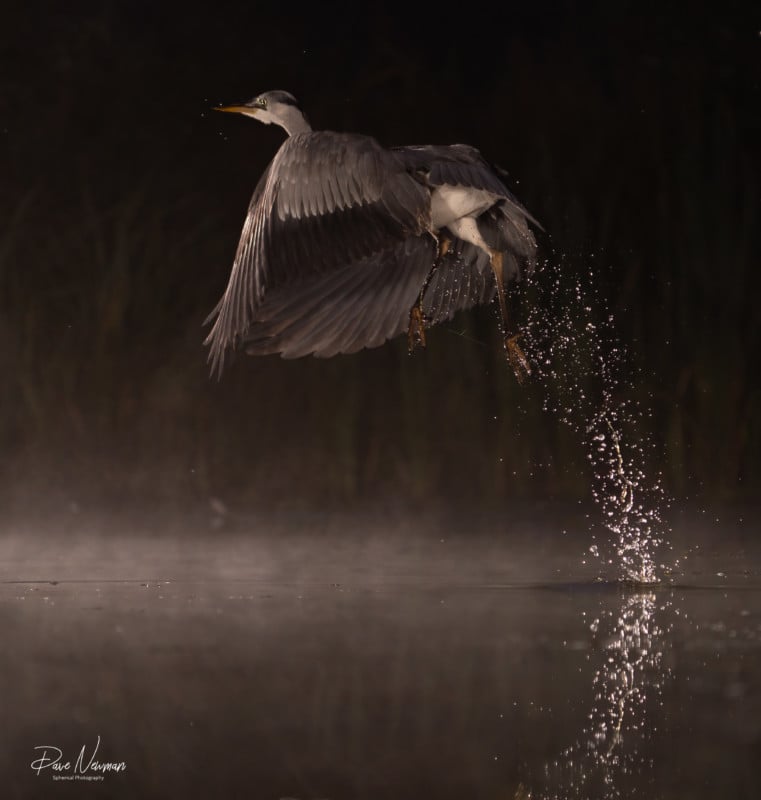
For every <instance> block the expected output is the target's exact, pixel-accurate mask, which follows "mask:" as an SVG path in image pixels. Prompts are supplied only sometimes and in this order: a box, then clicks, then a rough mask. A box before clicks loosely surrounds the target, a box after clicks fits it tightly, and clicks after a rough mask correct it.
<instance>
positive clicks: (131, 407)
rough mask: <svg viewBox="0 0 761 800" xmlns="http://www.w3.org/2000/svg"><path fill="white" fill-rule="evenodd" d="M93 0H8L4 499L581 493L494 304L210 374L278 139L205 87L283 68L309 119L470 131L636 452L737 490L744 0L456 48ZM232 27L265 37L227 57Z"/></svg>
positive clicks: (750, 435)
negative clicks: (321, 354)
mask: <svg viewBox="0 0 761 800" xmlns="http://www.w3.org/2000/svg"><path fill="white" fill-rule="evenodd" d="M87 8H88V6H87V4H84V5H83V6H82V9H81V11H80V13H79V15H76V16H74V15H70V14H68V13H66V14H65V13H64V11H63V10H62V11H61V14H60V17H58V16H56V14H55V13H53V12H51V14H50V16H49V18H46V19H43V20H40V19H37V18H33V16H32V12H31V11H29V10H28V9H26V8H25V7H23V6H22V5H20V4H19V5H18V7H17V8H15V9H12V10H11V11H10V12H9V14H11V15H14V19H15V23H14V25H15V27H14V31H15V35H14V37H13V40H12V41H11V40H10V39H7V40H6V39H3V40H2V42H0V47H2V50H0V58H2V61H3V63H5V64H6V65H10V66H11V67H12V69H9V70H6V71H5V75H4V77H3V79H2V81H3V91H2V92H0V115H1V116H2V119H4V120H7V123H6V128H5V130H4V131H3V134H2V135H3V139H4V140H5V152H6V156H7V161H6V163H5V165H4V166H3V190H4V191H3V192H2V194H1V195H0V214H2V219H3V220H4V223H5V224H4V225H3V227H2V232H1V233H0V366H2V368H3V375H4V376H5V379H4V389H3V391H2V393H0V446H1V447H2V450H3V453H4V458H3V462H2V463H3V467H2V470H3V474H2V484H3V486H4V487H5V489H4V491H5V492H6V493H13V492H15V491H16V490H18V489H19V488H24V487H26V488H28V489H29V490H31V491H32V492H33V493H34V496H35V497H37V498H39V497H40V496H41V495H46V496H47V497H49V498H52V499H54V500H56V501H57V500H58V499H64V500H65V499H69V498H80V499H81V498H87V499H93V500H94V499H99V500H103V499H105V500H107V501H109V502H112V503H124V504H127V505H128V504H130V503H133V502H136V501H138V498H139V502H141V503H144V502H148V501H150V500H151V499H155V500H157V501H162V502H163V501H166V500H169V501H172V500H174V501H177V502H185V501H186V500H187V499H192V498H199V499H205V498H209V497H219V498H222V499H223V500H224V501H225V502H232V503H236V502H239V503H254V504H265V505H283V504H288V505H291V506H294V505H295V506H299V505H305V506H313V505H335V504H341V503H348V502H359V503H367V502H369V501H370V500H371V499H378V498H381V499H383V501H384V502H385V501H388V500H394V499H397V500H398V501H400V502H404V503H420V504H425V503H426V502H428V501H430V500H431V499H432V498H447V499H448V500H450V501H452V502H459V503H464V504H467V503H488V504H502V503H504V502H510V501H511V500H513V499H515V498H521V497H539V498H553V497H559V498H576V497H584V496H586V494H587V490H588V476H586V474H585V469H586V467H585V459H584V454H583V450H582V448H581V446H580V443H579V441H578V440H577V437H576V436H574V434H573V433H572V432H571V431H569V430H568V429H567V428H566V427H565V426H563V425H562V424H561V423H560V422H559V421H558V420H557V419H555V418H554V417H553V416H552V415H551V414H547V413H545V412H544V411H543V410H542V407H541V405H542V404H541V399H540V398H539V396H538V395H539V394H540V392H539V391H538V390H537V389H536V387H529V388H528V389H523V388H521V387H519V386H518V385H517V384H516V382H515V380H514V378H513V376H512V374H511V372H510V370H509V369H508V368H507V366H506V364H505V363H504V358H503V355H502V353H501V350H500V347H499V344H498V331H497V325H496V316H495V312H494V310H493V309H481V310H478V311H476V312H474V313H472V314H468V315H463V316H462V317H460V318H458V319H456V320H455V321H454V322H453V323H452V324H451V325H448V326H445V327H444V328H442V329H438V330H435V331H433V332H432V334H431V336H430V337H429V347H428V350H427V351H426V352H424V353H418V354H416V355H415V356H414V357H409V356H408V355H407V353H406V347H405V344H406V343H405V342H403V341H396V342H393V343H391V344H389V345H387V346H386V347H384V348H381V349H379V350H377V351H372V352H365V353H362V354H359V355H357V356H351V357H339V358H336V359H333V360H330V361H325V362H322V361H317V360H312V359H308V360H301V361H297V362H284V361H281V360H279V359H276V358H267V359H259V360H254V359H249V358H240V359H238V361H237V362H236V363H235V364H234V365H233V366H232V368H231V369H230V370H229V372H228V373H226V374H225V376H224V377H223V380H222V381H221V383H216V382H214V381H210V380H209V379H208V376H207V368H206V364H205V353H204V351H203V349H202V347H201V341H202V338H203V331H202V327H201V323H202V320H203V318H204V317H205V315H206V313H207V312H208V311H209V310H210V309H211V307H213V305H214V304H215V302H216V300H217V298H218V296H219V294H220V293H221V291H222V289H223V287H224V285H225V282H226V279H227V276H228V274H229V266H230V263H231V259H232V255H233V252H234V249H235V245H236V243H237V237H238V234H239V230H240V225H241V222H242V219H243V216H244V213H245V208H246V204H247V201H248V195H249V194H250V192H251V190H252V189H253V186H254V183H255V181H256V178H257V177H258V174H259V173H260V172H261V170H262V168H263V167H264V166H265V164H266V162H267V161H268V159H269V158H270V157H271V155H272V154H273V153H274V151H275V149H276V147H277V146H278V143H279V141H280V135H279V134H278V132H276V131H273V130H272V129H264V128H261V127H258V128H257V129H256V130H255V129H253V127H252V125H251V123H249V122H248V121H246V120H238V119H230V118H226V117H225V118H221V119H216V118H213V115H211V114H210V113H207V110H208V108H209V106H211V105H214V104H215V103H217V102H221V101H234V100H237V99H240V98H242V97H243V98H244V97H248V96H249V95H251V94H253V93H254V92H257V91H260V90H262V89H266V88H273V87H282V88H288V89H291V90H292V91H294V92H296V93H297V94H298V95H300V97H301V98H302V101H303V103H304V105H305V106H306V108H307V110H308V113H309V114H310V116H311V118H312V121H313V123H314V124H315V125H316V126H317V127H330V128H336V129H348V130H358V131H362V132H366V133H372V134H374V135H376V136H377V137H378V138H379V139H380V140H381V141H383V142H384V143H386V144H402V143H415V142H453V141H466V142H469V143H471V144H473V145H476V146H478V147H479V148H480V149H481V150H482V152H483V153H484V154H485V155H487V157H489V158H490V159H492V160H493V161H495V162H497V163H499V164H501V165H502V166H504V167H505V168H507V169H508V170H509V171H510V173H511V175H512V176H513V178H514V180H515V187H514V188H515V190H516V192H517V193H518V195H519V196H520V197H521V199H522V200H523V201H524V202H525V203H526V205H527V206H528V207H529V208H530V209H531V210H532V211H533V212H534V213H535V214H536V216H537V217H538V218H540V219H541V220H542V222H543V224H544V226H545V228H546V230H547V231H548V232H550V234H551V238H545V239H544V241H543V248H544V255H545V257H547V258H549V259H551V260H553V263H557V261H558V260H562V263H563V268H564V270H565V273H566V274H567V279H568V280H569V281H575V280H577V279H578V277H579V276H584V279H585V281H587V282H588V283H591V285H592V286H593V287H594V288H593V295H592V299H593V301H594V303H595V306H594V309H593V313H597V314H599V315H600V316H601V317H604V316H607V313H608V309H611V310H612V311H613V313H614V315H615V319H616V326H617V330H618V337H619V339H620V342H621V343H622V344H623V346H624V347H626V348H627V349H628V352H629V356H628V359H629V361H628V363H629V365H630V367H631V380H630V381H628V383H629V384H630V385H629V387H628V389H627V392H629V393H630V394H631V396H632V398H633V399H634V401H635V402H638V403H639V404H640V407H641V408H642V409H644V416H643V424H645V421H646V422H647V424H648V425H650V426H652V427H651V431H650V432H649V433H651V435H652V436H653V437H654V438H655V440H656V442H657V443H658V446H657V447H656V448H654V453H655V455H654V456H653V464H652V465H651V466H652V469H653V470H662V471H663V472H664V474H665V476H666V480H667V483H668V485H669V487H670V488H671V490H672V491H674V492H676V493H677V494H682V495H683V494H689V493H700V494H701V495H704V496H713V497H720V498H728V499H738V498H743V497H752V496H753V493H754V490H755V488H756V487H757V486H758V482H759V476H760V475H759V473H760V467H761V459H760V456H761V447H760V446H759V445H761V441H760V439H761V432H760V427H759V422H758V418H757V417H756V416H755V414H754V411H755V409H756V408H757V407H758V401H759V378H758V364H759V360H760V359H759V356H760V355H761V342H760V341H759V340H760V338H761V333H760V331H761V328H760V326H759V322H758V313H757V310H756V309H755V307H754V304H753V302H752V300H753V287H754V286H755V283H756V275H757V272H758V269H759V266H761V264H759V232H758V219H759V211H761V209H760V208H759V195H758V175H759V148H758V141H760V140H761V137H760V136H759V134H760V133H761V131H760V130H759V120H760V118H761V114H760V112H759V109H760V108H761V103H759V100H760V99H761V98H759V78H760V77H761V75H760V74H759V72H760V71H759V59H758V41H757V37H756V34H755V29H753V28H749V27H747V26H745V25H744V22H745V20H744V18H743V17H742V14H738V15H737V16H736V17H732V15H731V14H730V13H729V12H727V13H726V14H725V17H726V18H722V20H716V19H714V20H711V21H705V20H704V21H702V22H701V21H699V20H698V21H697V22H696V21H695V19H693V18H690V19H689V20H687V21H686V22H684V21H681V22H682V23H683V24H680V25H671V24H670V23H673V22H674V21H675V17H674V14H675V13H676V12H673V9H672V12H670V13H671V16H669V13H666V15H665V18H664V19H661V17H658V18H655V17H651V16H649V15H647V14H644V13H639V12H634V11H632V12H629V11H628V8H629V6H628V4H626V3H623V4H620V5H619V6H618V7H617V9H616V10H611V9H610V8H609V7H608V6H607V5H606V4H603V3H599V4H591V6H590V10H588V11H587V12H585V14H584V15H581V16H579V15H577V14H576V13H575V10H574V7H573V6H572V4H559V8H560V9H561V11H560V12H559V13H558V14H557V15H556V16H555V17H554V18H553V21H552V22H551V23H547V22H540V18H541V15H539V12H532V11H530V10H521V11H520V12H518V11H516V13H515V15H514V16H513V18H512V25H511V27H510V30H509V31H508V33H507V34H503V33H495V32H494V31H489V32H488V35H487V36H486V40H485V42H484V44H483V47H484V49H485V50H487V51H488V52H485V53H484V54H483V55H482V58H481V60H480V61H479V62H478V63H475V62H474V59H473V56H472V48H473V47H476V46H477V45H476V43H475V42H473V41H471V42H469V44H468V47H466V48H462V47H459V46H455V44H456V42H455V41H453V40H452V37H454V36H455V32H454V31H452V30H451V29H450V28H449V27H447V26H446V25H444V22H442V21H441V20H439V21H438V22H431V21H430V20H429V19H427V18H421V20H418V21H415V20H412V22H411V23H410V24H407V23H408V22H409V19H408V18H405V20H404V24H403V23H402V22H401V21H399V20H398V19H396V18H394V17H393V15H391V13H390V12H389V11H388V10H386V11H380V10H379V11H376V12H372V11H370V12H367V14H368V16H367V17H364V16H363V17H358V16H354V17H352V16H350V15H349V16H341V17H340V18H338V19H337V21H336V24H335V26H334V27H333V28H332V29H331V30H330V31H327V32H325V31H322V32H321V31H320V30H319V28H318V27H315V22H314V20H310V19H308V18H306V19H301V20H300V21H299V23H298V24H296V23H295V22H293V20H291V21H290V23H289V24H290V27H286V26H285V24H284V22H283V20H282V19H281V18H280V17H278V16H277V14H276V12H274V11H272V12H270V11H268V10H267V9H266V8H264V7H263V6H260V7H258V8H257V10H256V16H252V14H253V12H252V11H250V10H249V11H248V12H244V11H241V10H237V11H234V10H232V7H231V8H230V10H229V11H226V6H225V4H222V5H221V6H220V5H217V6H215V9H214V11H213V16H212V12H211V11H209V10H208V9H207V10H206V11H203V10H201V11H196V12H188V13H187V14H183V15H182V17H181V18H178V16H177V15H176V14H174V13H172V6H171V4H167V5H161V6H159V7H156V6H155V5H150V6H149V5H148V4H143V3H135V4H123V5H120V4H118V3H111V4H92V6H91V7H90V10H89V11H87V10H85V9H87ZM669 8H670V7H669ZM729 8H730V9H731V8H732V7H731V4H730V7H729ZM354 13H355V14H359V12H354ZM246 14H248V16H245V15H246ZM268 15H269V16H268ZM255 21H256V23H257V24H259V25H264V27H266V29H267V31H268V35H267V37H266V38H264V39H262V40H260V41H259V42H258V43H257V47H256V48H255V49H256V52H252V48H251V42H250V31H251V29H252V25H253V24H254V22H255ZM497 22H498V20H495V31H500V30H501V29H500V25H498V24H497ZM422 24H425V25H434V26H435V25H438V26H439V27H438V28H436V27H434V28H433V29H430V28H428V29H427V31H428V35H427V36H423V35H422V33H421V31H422V29H421V27H420V25H422ZM500 24H501V23H500ZM461 33H462V32H461ZM27 34H28V35H27ZM447 37H449V38H447ZM754 37H755V39H754ZM22 42H25V44H23V45H22V44H21V43H22ZM219 116H220V117H222V115H219ZM590 274H591V278H590ZM539 280H541V277H540V278H539Z"/></svg>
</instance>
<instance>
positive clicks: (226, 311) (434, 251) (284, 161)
mask: <svg viewBox="0 0 761 800" xmlns="http://www.w3.org/2000/svg"><path fill="white" fill-rule="evenodd" d="M217 110H218V111H229V112H237V113H240V114H245V115H246V116H249V117H253V118H254V119H257V120H259V121H260V122H263V123H264V124H265V125H269V124H272V123H274V124H276V125H279V126H280V127H282V128H283V129H285V131H286V133H287V134H288V138H286V140H285V141H284V142H283V144H282V145H281V147H280V149H279V150H278V151H277V153H276V154H275V157H274V158H273V159H272V161H271V162H270V164H269V166H268V167H267V169H266V170H265V171H264V174H263V175H262V177H261V178H260V180H259V183H258V184H257V187H256V189H255V191H254V195H253V197H252V199H251V203H250V205H249V208H248V214H247V215H246V220H245V222H244V224H243V231H242V233H241V237H240V242H239V244H238V249H237V252H236V254H235V261H234V262H233V267H232V272H231V274H230V280H229V282H228V284H227V288H226V290H225V292H224V294H223V296H222V298H221V300H220V301H219V303H218V304H217V306H216V307H215V308H214V310H213V311H212V312H211V314H210V315H209V317H208V318H207V320H206V322H207V323H212V322H213V326H212V328H211V331H210V333H209V335H208V337H207V338H206V341H205V344H206V345H208V346H209V348H210V352H209V361H210V362H211V368H212V373H216V374H217V375H220V374H221V372H222V369H223V367H224V362H225V357H226V355H227V354H228V352H229V351H234V350H245V352H247V353H249V354H252V355H266V354H273V353H279V354H280V355H281V356H282V357H283V358H298V357H300V356H306V355H310V354H311V355H315V356H318V357H322V358H328V357H330V356H334V355H337V354H339V353H354V352H356V351H357V350H361V349H362V348H365V347H377V346H379V345H382V344H383V343H384V342H386V341H387V340H389V339H391V338H393V337H395V336H398V335H400V334H403V333H405V332H406V333H407V337H408V343H409V348H410V352H412V351H413V350H414V349H415V348H416V347H417V346H419V345H422V346H425V331H426V329H427V328H429V327H431V326H433V325H437V324H439V323H441V322H444V321H446V320H449V319H451V318H452V317H453V316H454V314H455V313H456V312H457V311H459V310H462V309H466V308H471V307H472V306H474V305H477V304H481V303H489V302H491V301H492V300H493V299H494V297H495V296H496V297H497V299H498V303H499V309H500V314H501V321H502V332H503V335H504V341H505V347H506V351H507V355H508V360H509V362H510V364H511V366H512V367H513V370H514V372H515V374H516V376H517V377H518V379H519V380H522V379H523V378H525V377H526V376H527V375H528V374H530V371H531V369H530V366H529V362H528V359H527V358H526V356H525V355H524V353H523V351H522V350H521V348H520V346H519V344H518V341H517V340H518V338H519V334H516V333H511V332H510V329H509V327H508V314H507V305H506V301H505V286H506V284H507V283H508V282H509V281H510V280H511V279H514V278H518V277H520V275H521V273H522V272H523V271H524V270H525V271H530V270H532V269H533V267H534V264H535V260H536V240H535V238H534V234H533V232H532V230H531V228H530V226H529V223H530V224H531V225H534V226H536V227H538V228H540V229H541V226H540V225H539V223H538V222H537V221H536V220H535V219H534V218H533V217H532V216H531V214H529V212H528V211H527V210H526V209H525V208H524V207H523V206H522V205H521V204H520V203H519V202H518V200H517V199H516V198H515V196H514V195H513V194H512V193H511V192H510V191H509V190H508V189H507V187H506V186H505V185H504V183H503V181H502V178H501V177H500V173H499V172H497V171H496V170H495V168H494V167H492V166H490V165H489V164H488V163H487V162H486V161H485V160H484V159H483V157H482V156H481V154H480V153H479V152H478V150H476V149H475V148H473V147H469V146H467V145H463V144H454V145H447V146H442V145H422V146H411V147H394V148H384V147H382V146H381V145H380V144H379V143H378V142H377V141H376V140H375V139H373V138H372V137H370V136H362V135H358V134H351V133H334V132H332V131H313V130H312V128H311V126H310V125H309V122H308V121H307V118H306V116H305V115H304V113H303V112H302V111H301V109H300V108H299V105H298V103H297V101H296V99H295V98H294V97H293V95H291V94H289V93H288V92H283V91H270V92H265V93H264V94H260V95H257V96H256V97H254V98H253V99H252V100H250V101H249V102H247V103H244V104H243V105H232V106H222V107H220V108H218V109H217Z"/></svg>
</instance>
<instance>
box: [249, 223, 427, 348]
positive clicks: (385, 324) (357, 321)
mask: <svg viewBox="0 0 761 800" xmlns="http://www.w3.org/2000/svg"><path fill="white" fill-rule="evenodd" d="M435 256H436V243H435V241H434V239H433V238H432V237H430V236H417V237H410V238H408V239H406V240H404V241H402V242H399V243H397V244H395V245H392V246H390V247H388V248H386V249H385V250H382V251H380V252H378V253H373V254H372V255H370V256H367V257H365V258H362V259H360V260H359V261H352V262H349V263H347V264H345V265H344V266H343V267H341V268H340V269H336V270H332V271H331V272H329V273H325V274H319V273H316V274H313V275H311V276H309V277H308V278H306V279H305V280H303V281H301V282H299V283H298V284H294V285H284V286H280V287H278V288H275V289H273V290H272V291H268V292H267V293H266V294H265V295H264V298H263V299H262V302H261V304H260V306H259V307H258V308H257V311H256V320H255V322H254V323H253V324H252V325H251V327H250V328H249V330H248V332H247V333H246V335H245V336H244V337H243V341H242V343H241V344H242V347H243V348H244V349H245V351H246V352H247V353H249V354H252V355H268V354H271V353H280V354H281V355H282V356H283V357H284V358H299V357H300V356H306V355H315V356H318V357H321V358H328V357H330V356H334V355H337V354H338V353H354V352H356V351H357V350H361V349H362V348H364V347H378V346H379V345H382V344H383V343H384V342H385V341H386V340H388V339H391V338H393V337H394V336H397V335H399V334H400V333H402V332H404V331H406V330H407V328H408V325H409V314H410V309H411V308H412V306H413V305H414V304H415V302H416V301H417V299H418V296H419V294H420V289H421V287H422V286H423V284H424V283H425V279H426V277H427V276H428V273H429V272H430V269H431V265H432V264H433V261H434V258H435Z"/></svg>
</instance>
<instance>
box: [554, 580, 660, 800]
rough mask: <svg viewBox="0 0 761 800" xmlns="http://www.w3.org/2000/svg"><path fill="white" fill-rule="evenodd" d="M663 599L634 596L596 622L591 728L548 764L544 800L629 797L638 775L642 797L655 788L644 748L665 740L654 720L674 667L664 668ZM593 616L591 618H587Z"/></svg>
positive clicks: (593, 626) (592, 629)
mask: <svg viewBox="0 0 761 800" xmlns="http://www.w3.org/2000/svg"><path fill="white" fill-rule="evenodd" d="M656 601H657V598H656V595H655V594H653V593H640V592H638V593H635V594H633V595H630V596H626V597H624V599H623V602H622V605H621V607H620V608H618V609H615V608H614V609H611V610H608V611H604V612H603V613H602V615H601V616H599V617H595V618H594V619H593V620H592V622H591V623H589V630H590V632H591V633H592V634H593V636H594V637H595V642H597V643H599V642H601V643H602V646H601V647H600V648H595V649H596V650H598V652H597V653H596V655H595V657H594V661H595V662H596V669H595V671H594V677H593V679H592V684H591V692H590V699H589V713H588V715H587V718H588V722H587V724H586V725H585V726H584V727H583V729H582V730H581V732H580V735H579V738H578V739H577V740H576V742H575V743H574V744H572V745H570V746H569V747H567V748H565V749H564V750H563V751H562V752H561V754H560V755H559V757H558V758H556V759H554V760H553V761H552V762H551V763H550V764H548V765H547V768H546V773H545V781H546V784H547V787H548V790H547V792H546V793H542V797H545V798H547V800H549V799H550V798H552V800H560V799H561V798H587V797H600V798H604V799H605V800H615V799H616V798H621V797H626V796H628V794H627V787H628V786H629V785H630V784H631V778H632V776H636V778H637V784H638V786H637V791H642V789H643V788H644V785H645V784H647V783H652V779H653V776H652V763H648V758H649V756H648V755H646V754H645V753H643V752H642V749H641V744H642V743H643V742H647V741H648V740H649V739H651V738H652V737H653V736H654V735H657V726H655V725H654V724H653V721H652V720H651V719H648V715H649V714H652V709H654V708H656V707H657V706H659V705H660V703H661V693H662V689H663V683H664V681H665V680H668V678H669V675H670V667H664V665H663V649H664V647H665V645H666V643H665V642H664V636H663V633H664V632H663V629H662V628H661V627H660V626H659V625H658V623H657V621H656V612H657V611H660V612H662V613H663V612H665V611H667V610H668V609H669V608H670V603H669V602H666V603H665V604H664V605H662V606H661V607H660V609H658V607H657V605H656ZM584 613H586V612H584Z"/></svg>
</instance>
